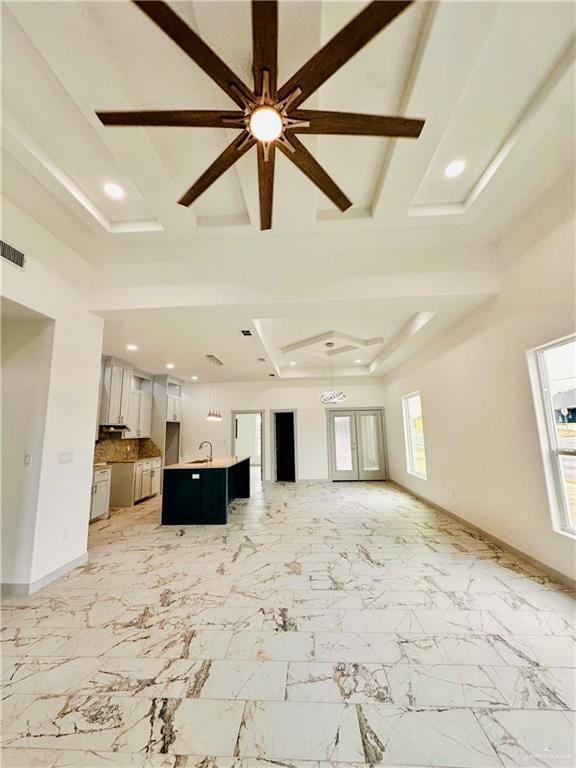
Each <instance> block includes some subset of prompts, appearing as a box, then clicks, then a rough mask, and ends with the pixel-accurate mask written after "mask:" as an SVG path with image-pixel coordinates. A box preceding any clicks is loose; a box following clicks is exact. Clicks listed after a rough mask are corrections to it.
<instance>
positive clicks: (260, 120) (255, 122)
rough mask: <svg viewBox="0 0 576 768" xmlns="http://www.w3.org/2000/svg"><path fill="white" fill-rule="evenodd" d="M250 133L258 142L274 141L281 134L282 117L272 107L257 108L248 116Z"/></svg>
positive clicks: (282, 126)
mask: <svg viewBox="0 0 576 768" xmlns="http://www.w3.org/2000/svg"><path fill="white" fill-rule="evenodd" d="M249 125H250V133H251V134H252V136H254V138H255V139H258V141H275V140H276V139H277V138H278V136H280V134H281V133H282V129H283V128H284V123H283V122H282V116H281V115H280V112H278V110H277V109H274V107H258V108H257V109H255V110H254V112H252V114H251V115H250V123H249Z"/></svg>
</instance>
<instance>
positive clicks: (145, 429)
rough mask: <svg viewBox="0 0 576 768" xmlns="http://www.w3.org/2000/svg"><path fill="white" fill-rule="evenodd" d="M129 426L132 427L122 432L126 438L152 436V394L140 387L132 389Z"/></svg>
mask: <svg viewBox="0 0 576 768" xmlns="http://www.w3.org/2000/svg"><path fill="white" fill-rule="evenodd" d="M134 378H136V377H134ZM128 426H129V427H130V429H129V430H128V431H126V432H123V433H122V437H123V438H124V439H131V438H139V437H150V435H151V434H152V395H149V394H147V393H146V392H143V391H142V390H140V389H132V391H131V392H130V408H129V410H128Z"/></svg>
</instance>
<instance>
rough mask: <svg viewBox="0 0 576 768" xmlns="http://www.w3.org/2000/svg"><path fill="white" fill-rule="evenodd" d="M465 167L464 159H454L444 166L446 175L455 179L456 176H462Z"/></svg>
mask: <svg viewBox="0 0 576 768" xmlns="http://www.w3.org/2000/svg"><path fill="white" fill-rule="evenodd" d="M464 168H466V163H465V162H464V160H454V161H453V162H451V163H449V164H448V165H447V166H446V168H444V176H446V178H447V179H455V178H456V176H460V174H461V173H462V171H463V170H464Z"/></svg>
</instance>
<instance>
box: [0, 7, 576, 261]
mask: <svg viewBox="0 0 576 768" xmlns="http://www.w3.org/2000/svg"><path fill="white" fill-rule="evenodd" d="M361 6H363V3H351V2H306V3H302V2H292V1H290V0H286V1H285V2H281V3H280V10H279V25H280V26H279V29H280V34H279V69H280V79H284V78H287V77H289V76H290V75H291V74H292V73H293V72H294V71H295V70H296V69H297V68H298V67H299V66H300V65H301V64H302V63H303V62H304V61H305V60H306V59H307V58H308V57H309V56H310V55H311V54H312V53H313V52H314V51H315V50H317V48H318V47H319V46H320V45H322V44H323V43H324V42H326V41H327V40H328V39H329V38H330V37H332V35H333V34H334V33H335V32H337V31H338V30H339V29H340V28H341V27H342V26H343V25H344V24H346V23H347V22H348V21H349V20H350V19H351V18H352V17H353V15H355V14H356V13H357V12H358V10H359V8H360V7H361ZM173 7H174V8H175V10H176V11H177V13H178V14H179V15H180V16H181V17H182V18H183V19H185V21H186V22H187V23H189V24H190V25H191V26H192V27H193V28H194V29H195V30H196V31H197V32H198V33H199V34H200V35H201V36H202V37H203V38H204V39H205V40H206V42H207V43H208V44H209V45H211V46H212V47H213V48H214V49H215V50H216V51H217V52H219V54H220V55H221V56H222V57H223V58H224V59H225V61H226V63H227V64H229V65H230V66H231V67H232V68H233V69H234V70H235V71H236V72H237V73H238V74H239V75H240V76H241V77H244V78H245V79H246V80H249V79H250V63H251V54H252V52H251V30H250V4H249V3H248V2H191V1H190V2H188V1H187V0H181V1H180V2H175V3H173ZM2 12H3V30H2V38H3V57H4V62H5V66H4V68H3V104H2V106H3V121H4V140H3V143H4V147H5V150H6V152H7V153H8V156H7V162H6V171H5V181H4V186H5V189H6V191H7V194H8V195H11V194H12V195H13V197H15V198H19V196H20V195H21V192H20V191H19V190H20V187H21V186H22V178H27V177H28V176H31V177H33V178H34V179H36V180H37V181H38V182H40V184H41V185H42V188H43V190H44V192H45V191H46V190H48V192H49V194H50V195H51V196H52V197H53V198H56V199H57V200H58V204H59V206H60V207H63V208H64V209H65V211H66V215H65V216H60V217H59V218H60V221H59V223H58V224H56V223H55V221H54V219H55V218H56V217H50V216H48V214H47V212H46V211H47V206H46V205H43V204H42V197H41V195H39V194H36V195H34V194H30V197H29V200H28V203H27V204H28V206H29V207H34V206H36V208H38V209H39V210H38V214H39V216H43V217H44V218H45V219H50V220H49V221H46V222H45V223H47V224H49V225H50V226H51V227H52V228H55V227H57V228H58V230H59V231H58V234H59V236H62V237H64V238H65V239H67V240H68V241H69V242H71V241H73V242H74V244H75V245H77V243H78V241H79V240H80V241H82V242H83V243H84V247H83V248H82V253H83V254H84V255H85V257H86V258H88V259H89V260H91V261H94V262H96V263H98V262H113V261H132V260H144V259H146V260H157V259H166V258H182V257H183V256H185V255H186V254H187V253H189V251H190V243H191V242H195V241H200V240H204V239H209V240H213V239H214V238H216V239H220V238H222V237H234V238H238V237H246V238H254V237H255V236H258V237H260V236H261V235H260V233H258V232H257V228H258V200H257V180H256V170H255V163H254V162H253V160H254V158H253V157H245V158H243V159H242V160H241V161H239V162H238V163H237V164H236V166H235V167H234V169H232V170H231V171H230V172H228V173H226V174H225V175H224V176H223V177H222V178H221V179H219V180H218V182H217V183H216V184H214V185H213V186H212V187H211V188H210V189H208V190H207V192H206V193H205V194H204V195H203V196H202V197H201V198H200V199H199V200H198V201H197V202H196V203H195V204H194V205H193V206H192V207H191V208H190V209H185V208H182V207H181V206H178V205H177V203H176V201H177V200H178V198H179V197H180V196H181V195H182V193H183V191H185V190H186V189H187V188H188V186H189V185H190V183H191V181H193V180H194V179H195V178H196V177H197V176H198V175H200V174H201V173H202V171H203V170H204V169H205V168H206V167H207V165H208V164H209V163H210V161H211V158H214V157H215V156H216V155H217V154H219V152H221V151H222V149H223V148H224V146H225V145H226V144H227V143H228V142H229V141H230V139H231V138H232V137H233V135H234V132H228V131H219V132H217V131H215V130H213V129H185V128H124V127H122V128H118V127H115V128H111V127H109V128H105V127H103V126H102V125H101V124H100V123H99V121H98V120H97V118H96V116H95V111H96V110H98V109H146V108H148V109H151V108H160V109H162V108H199V109H203V108H214V107H220V108H226V107H228V106H230V104H231V102H228V99H227V97H226V96H225V95H224V94H223V93H222V92H220V90H219V89H217V88H216V86H215V85H214V84H213V83H212V81H211V80H210V79H209V78H208V77H207V76H206V75H205V74H204V73H203V72H202V71H201V70H199V68H198V67H196V66H195V65H194V64H193V62H192V61H191V60H190V59H188V57H187V56H186V55H185V54H184V53H183V52H182V51H181V50H180V49H178V48H177V47H176V46H175V45H174V43H172V42H171V41H170V40H169V39H168V38H167V37H166V36H165V35H164V34H163V33H162V32H161V31H160V30H159V29H158V28H157V27H156V26H155V25H153V24H152V23H150V20H149V19H147V18H146V17H145V15H144V14H142V13H141V12H140V11H139V10H138V9H137V8H136V7H135V6H134V5H133V4H132V3H130V2H125V1H124V0H119V1H118V2H47V3H38V2H27V1H26V0H18V2H5V3H3V5H2ZM573 38H574V5H573V4H571V3H563V2H559V3H556V2H530V3H524V2H501V3H500V2H490V3H486V2H445V3H429V2H421V3H418V2H416V3H415V4H414V5H413V6H412V7H410V8H409V9H408V10H407V11H405V12H404V13H403V14H402V15H401V16H400V17H399V18H398V19H397V20H396V21H395V22H394V23H393V24H391V25H390V26H389V27H388V28H387V29H386V30H384V32H382V33H381V34H380V35H379V36H378V37H377V38H376V39H375V40H373V41H372V42H371V43H370V44H369V45H367V46H366V47H365V48H364V49H363V50H362V51H360V53H358V54H357V55H356V56H355V57H354V58H353V59H352V60H351V61H350V62H349V63H348V64H347V65H346V66H344V67H343V68H342V69H341V70H339V71H338V72H337V73H336V74H335V75H334V76H333V77H332V78H331V79H330V80H329V81H328V82H327V83H326V84H325V85H324V86H323V87H322V88H321V89H320V90H319V91H318V92H317V93H316V94H315V95H314V96H313V97H312V98H311V99H309V101H308V102H307V103H306V104H305V105H304V106H313V107H316V106H317V107H322V108H325V109H346V110H349V111H364V112H372V113H378V114H405V115H408V116H414V117H423V118H425V119H426V125H425V128H424V131H423V133H422V135H421V137H420V138H419V139H418V140H402V141H394V140H388V139H380V138H367V137H354V138H353V139H351V138H350V137H345V136H323V137H313V136H304V137H303V141H304V143H305V144H306V145H307V146H308V148H309V149H310V150H311V151H312V152H313V153H314V154H315V155H316V156H317V158H318V159H319V160H320V162H321V163H322V164H323V165H325V167H326V168H327V170H328V171H329V173H330V174H331V175H332V176H333V178H334V179H335V180H336V181H337V182H338V184H339V185H340V186H341V187H342V189H343V190H344V191H345V192H346V193H347V194H348V196H349V197H350V198H351V199H352V200H353V201H354V205H353V207H352V209H350V210H349V211H348V212H346V213H345V214H342V213H340V212H339V211H337V210H336V209H335V208H334V206H333V205H332V204H331V203H330V201H328V200H327V199H326V198H324V196H323V195H322V194H321V193H319V192H318V191H317V190H316V188H315V187H314V186H312V184H311V183H310V182H309V181H308V180H307V179H306V178H304V177H303V176H302V175H301V174H300V173H299V172H298V171H297V170H296V169H294V168H293V167H292V166H291V164H290V163H288V162H287V161H286V160H285V158H279V161H278V168H277V184H276V188H275V203H274V231H273V232H272V233H268V234H266V235H264V236H265V237H267V238H268V242H270V243H272V242H275V241H276V240H277V239H278V238H282V237H283V236H284V235H285V234H286V233H290V232H297V233H301V234H304V233H314V232H318V233H330V232H340V231H350V232H354V233H356V235H357V237H358V240H359V242H367V241H368V240H369V239H370V240H372V239H373V238H374V232H378V233H380V234H379V237H382V239H383V241H384V242H387V241H388V238H389V237H392V239H393V240H394V238H396V239H397V238H398V237H400V239H401V236H403V235H404V234H406V233H409V232H410V231H411V230H416V231H417V232H418V234H417V235H416V238H420V239H419V242H421V243H423V244H428V243H430V242H432V241H433V244H434V245H438V244H441V243H443V242H447V243H448V242H454V237H455V236H456V237H457V238H458V240H459V241H460V242H462V241H464V240H465V239H466V238H467V237H468V238H471V237H476V238H480V239H481V240H483V241H492V240H493V239H494V233H495V232H497V231H498V229H499V228H501V227H502V226H504V224H505V223H506V222H508V221H509V220H510V218H511V217H512V215H513V214H514V213H516V212H517V211H518V210H519V209H520V208H521V207H522V206H526V205H527V204H529V203H531V202H533V201H534V199H536V197H537V195H538V194H541V193H542V189H543V186H544V185H549V184H550V183H552V182H553V181H554V180H557V179H558V178H559V177H560V176H561V175H562V174H563V173H565V172H566V170H567V168H569V167H570V166H573V161H574V158H573V152H572V130H573V128H574V125H573V111H574V110H573V105H574V102H573V99H574V93H573V92H574V47H573ZM24 83H25V87H23V84H24ZM538 153H540V154H541V155H543V156H544V157H545V160H546V162H545V166H546V172H545V173H544V172H543V169H542V163H536V162H534V161H532V158H533V157H536V156H537V155H538ZM458 158H462V159H464V160H465V162H466V169H465V171H464V173H463V174H462V175H461V176H460V177H458V178H456V179H446V178H445V176H444V168H445V166H446V165H447V164H448V163H449V162H451V161H453V160H454V159H458ZM519 167H520V169H521V170H520V171H519ZM520 177H521V178H522V184H521V185H519V184H518V180H519V178H520ZM109 181H112V182H115V183H117V184H119V185H121V186H122V187H123V189H124V190H125V193H126V195H125V198H124V199H123V200H121V201H117V200H112V199H110V198H109V197H107V196H106V194H105V192H104V189H103V187H104V184H105V183H106V182H109ZM11 190H13V191H12V192H11ZM502 190H505V191H506V195H505V203H504V205H503V204H502ZM16 202H18V203H19V204H20V203H21V202H22V201H21V200H20V199H17V200H16ZM462 228H465V232H462V231H460V230H462ZM422 230H424V231H422ZM389 233H390V234H389ZM398 233H400V235H399V234H398ZM165 243H170V246H169V247H167V248H166V249H164V248H163V244H165ZM135 252H137V254H138V255H137V257H136V256H135Z"/></svg>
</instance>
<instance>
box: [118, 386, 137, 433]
mask: <svg viewBox="0 0 576 768" xmlns="http://www.w3.org/2000/svg"><path fill="white" fill-rule="evenodd" d="M128 426H129V427H130V429H129V430H128V431H126V432H123V433H122V437H123V438H135V437H139V434H138V432H139V429H140V391H139V390H135V389H132V390H131V391H130V405H129V407H128Z"/></svg>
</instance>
